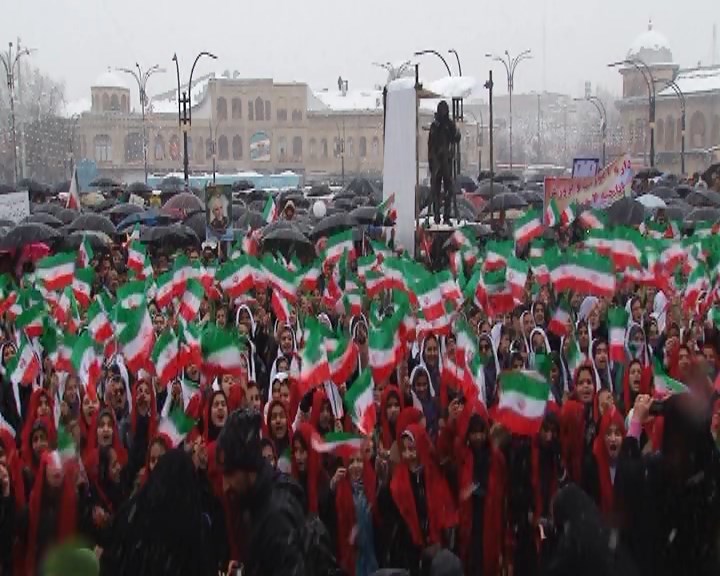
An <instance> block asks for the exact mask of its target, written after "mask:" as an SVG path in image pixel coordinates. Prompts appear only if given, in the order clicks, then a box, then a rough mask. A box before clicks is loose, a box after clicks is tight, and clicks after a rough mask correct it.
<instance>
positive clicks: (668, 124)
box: [658, 116, 675, 152]
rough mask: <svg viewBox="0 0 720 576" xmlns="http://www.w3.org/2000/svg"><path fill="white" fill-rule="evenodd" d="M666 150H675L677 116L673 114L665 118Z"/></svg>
mask: <svg viewBox="0 0 720 576" xmlns="http://www.w3.org/2000/svg"><path fill="white" fill-rule="evenodd" d="M659 140H660V139H659V138H658V141H659ZM665 150H667V151H668V152H673V151H674V150H675V118H673V117H672V116H668V117H667V118H665Z"/></svg>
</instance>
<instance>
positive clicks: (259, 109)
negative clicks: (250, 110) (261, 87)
mask: <svg viewBox="0 0 720 576" xmlns="http://www.w3.org/2000/svg"><path fill="white" fill-rule="evenodd" d="M264 106H265V102H263V99H262V98H260V96H258V97H257V98H255V120H257V121H258V122H259V121H261V120H263V119H264V118H265V108H264Z"/></svg>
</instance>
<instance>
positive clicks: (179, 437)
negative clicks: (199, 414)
mask: <svg viewBox="0 0 720 576" xmlns="http://www.w3.org/2000/svg"><path fill="white" fill-rule="evenodd" d="M194 427H195V420H193V419H192V418H190V416H188V415H187V414H185V410H183V409H182V408H175V409H174V410H173V411H172V412H170V414H168V416H167V418H162V419H161V420H160V423H159V424H158V430H157V433H158V434H159V435H161V436H164V437H165V438H167V440H168V442H170V445H171V446H172V447H173V448H177V447H178V446H180V444H181V443H182V441H183V440H185V438H186V436H187V435H188V434H189V433H190V432H191V431H192V429H193V428H194Z"/></svg>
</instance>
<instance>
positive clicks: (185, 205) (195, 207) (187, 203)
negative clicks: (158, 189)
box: [161, 192, 205, 214]
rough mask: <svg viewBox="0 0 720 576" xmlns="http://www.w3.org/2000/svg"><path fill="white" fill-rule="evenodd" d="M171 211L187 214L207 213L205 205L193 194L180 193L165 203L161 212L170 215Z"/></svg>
mask: <svg viewBox="0 0 720 576" xmlns="http://www.w3.org/2000/svg"><path fill="white" fill-rule="evenodd" d="M171 211H178V212H182V213H185V214H189V213H191V212H198V211H205V204H204V203H203V202H202V201H201V200H200V198H198V197H197V196H195V194H192V193H191V192H180V193H179V194H176V195H175V196H173V197H172V198H170V200H168V201H167V202H165V204H164V205H163V207H162V209H161V212H163V213H166V214H169V213H172V212H171Z"/></svg>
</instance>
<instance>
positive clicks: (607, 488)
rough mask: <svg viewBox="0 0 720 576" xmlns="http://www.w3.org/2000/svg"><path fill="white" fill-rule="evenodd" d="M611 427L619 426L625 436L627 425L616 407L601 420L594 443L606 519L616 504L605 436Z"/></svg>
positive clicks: (602, 504)
mask: <svg viewBox="0 0 720 576" xmlns="http://www.w3.org/2000/svg"><path fill="white" fill-rule="evenodd" d="M610 426H617V427H618V429H619V430H620V433H621V434H622V435H623V436H625V423H624V422H623V417H622V414H620V411H619V410H616V409H615V407H612V408H610V409H609V410H606V411H605V414H603V417H602V418H601V419H600V430H599V431H598V435H597V436H596V437H595V441H594V443H593V455H594V456H595V461H596V462H597V468H598V482H599V485H600V511H601V512H602V513H603V515H604V516H606V517H607V516H608V515H610V514H611V513H612V512H613V508H614V504H615V497H614V492H613V483H612V479H611V477H610V456H609V455H608V451H607V446H606V445H605V434H607V432H608V429H609V428H610Z"/></svg>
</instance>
